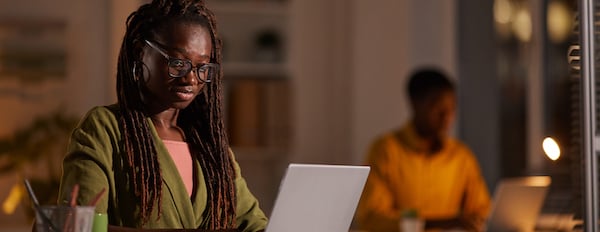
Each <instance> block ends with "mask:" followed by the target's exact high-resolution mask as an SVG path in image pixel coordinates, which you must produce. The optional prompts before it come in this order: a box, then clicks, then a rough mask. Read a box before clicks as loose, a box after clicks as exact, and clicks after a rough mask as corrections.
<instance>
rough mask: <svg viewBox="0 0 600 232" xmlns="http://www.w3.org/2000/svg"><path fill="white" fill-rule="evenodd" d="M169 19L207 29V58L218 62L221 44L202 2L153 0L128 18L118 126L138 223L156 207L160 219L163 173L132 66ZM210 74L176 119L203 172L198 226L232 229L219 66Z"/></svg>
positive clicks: (231, 175) (119, 84)
mask: <svg viewBox="0 0 600 232" xmlns="http://www.w3.org/2000/svg"><path fill="white" fill-rule="evenodd" d="M173 23H198V24H200V25H202V26H203V27H204V28H207V29H208V30H209V31H210V35H211V37H212V38H211V39H212V44H213V49H212V52H211V58H210V59H211V62H213V63H218V64H221V60H222V57H221V45H222V43H221V40H220V39H219V38H218V36H217V28H216V20H215V16H214V14H213V13H212V12H211V11H210V10H208V9H207V8H206V6H205V2H204V1H203V0H154V1H152V2H151V3H149V4H145V5H142V6H141V7H140V8H139V9H138V10H137V11H135V12H133V13H132V14H131V15H130V16H129V17H128V18H127V30H126V33H125V37H124V39H123V43H122V46H121V51H120V54H119V59H118V65H117V95H118V101H119V106H120V110H121V112H122V114H121V116H120V118H119V124H120V126H121V128H122V130H123V137H124V138H123V139H124V145H125V149H126V157H125V158H126V165H128V167H127V168H128V173H129V175H130V185H131V188H132V189H134V191H135V196H136V198H137V199H138V200H139V206H140V215H139V216H140V220H141V222H142V224H145V223H147V222H148V220H149V219H150V215H151V214H152V212H153V210H154V209H155V208H157V206H158V215H159V217H160V214H161V207H160V205H161V197H162V174H161V171H160V166H159V161H158V155H157V151H156V147H155V141H153V138H152V133H151V130H150V126H149V125H148V121H147V120H146V118H147V116H148V115H146V114H145V110H144V104H143V102H142V99H141V97H140V94H139V93H140V86H139V84H138V79H139V77H137V76H136V71H135V70H136V69H137V68H138V67H136V64H138V63H139V62H141V61H140V60H141V57H140V52H139V51H140V49H139V48H140V47H141V46H143V45H141V44H143V43H142V42H143V40H144V39H152V37H153V36H154V33H157V32H159V31H160V29H164V28H166V27H168V26H169V25H172V24H173ZM165 65H166V64H165ZM132 70H133V71H132ZM137 74H138V75H139V72H138V73H137ZM209 75H212V82H211V83H208V84H206V85H205V86H204V88H203V91H202V92H201V93H200V94H199V95H198V96H197V97H196V98H195V99H194V101H193V102H192V103H191V104H190V105H189V106H188V107H187V108H186V109H184V110H182V111H181V112H180V113H179V118H178V121H177V123H178V125H179V126H180V127H181V128H182V129H183V131H184V133H185V138H186V140H187V143H188V145H189V147H190V151H191V153H192V156H193V157H194V159H196V160H198V161H199V162H200V164H201V166H202V171H203V173H204V178H205V183H206V188H207V192H208V194H207V195H208V199H207V201H208V203H207V210H206V211H205V217H204V218H205V220H204V221H203V222H202V225H201V227H202V228H203V229H210V230H217V229H230V228H233V227H234V226H235V224H236V222H235V203H236V195H235V185H234V179H235V175H236V174H235V171H234V168H233V161H232V157H231V154H230V152H229V145H228V141H227V134H226V129H225V127H224V123H223V111H222V100H223V99H222V92H223V90H222V83H221V77H222V71H221V69H219V71H217V72H212V73H209ZM158 219H159V218H157V220H158Z"/></svg>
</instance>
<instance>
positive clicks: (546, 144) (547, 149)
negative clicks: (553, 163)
mask: <svg viewBox="0 0 600 232" xmlns="http://www.w3.org/2000/svg"><path fill="white" fill-rule="evenodd" d="M542 147H543V148H544V153H546V156H548V158H550V159H551V160H557V159H558V158H559V157H560V147H559V146H558V143H556V141H554V139H552V138H550V137H547V138H545V139H544V141H543V142H542Z"/></svg>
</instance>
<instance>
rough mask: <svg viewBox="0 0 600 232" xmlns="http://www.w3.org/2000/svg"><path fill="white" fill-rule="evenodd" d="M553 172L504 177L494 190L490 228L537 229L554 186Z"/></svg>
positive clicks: (493, 231) (505, 231) (490, 231)
mask: <svg viewBox="0 0 600 232" xmlns="http://www.w3.org/2000/svg"><path fill="white" fill-rule="evenodd" d="M550 182H551V179H550V177H549V176H528V177H516V178H508V179H502V180H500V182H499V184H498V185H497V186H496V191H495V192H494V202H493V205H492V211H491V214H490V217H489V218H488V222H487V225H486V231H487V232H509V231H510V232H533V231H534V229H535V224H536V221H537V217H538V214H539V212H540V209H541V208H542V205H543V203H544V199H545V198H546V194H547V192H548V187H549V186H550Z"/></svg>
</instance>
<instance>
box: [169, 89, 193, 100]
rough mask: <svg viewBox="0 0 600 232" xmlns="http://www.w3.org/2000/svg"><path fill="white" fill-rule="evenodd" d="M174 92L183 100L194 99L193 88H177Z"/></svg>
mask: <svg viewBox="0 0 600 232" xmlns="http://www.w3.org/2000/svg"><path fill="white" fill-rule="evenodd" d="M173 91H174V92H175V95H177V98H179V99H181V100H184V101H189V100H192V99H193V98H194V88H193V87H192V86H183V87H176V88H173Z"/></svg>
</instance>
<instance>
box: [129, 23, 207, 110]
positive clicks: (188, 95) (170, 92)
mask: <svg viewBox="0 0 600 232" xmlns="http://www.w3.org/2000/svg"><path fill="white" fill-rule="evenodd" d="M162 32H163V33H157V35H156V38H154V40H149V41H150V42H151V43H152V44H153V45H154V46H155V47H156V48H154V47H152V46H150V45H148V44H147V43H145V42H144V47H143V49H142V62H143V63H144V65H143V66H144V67H143V70H144V71H143V73H144V75H143V78H142V79H141V80H140V81H141V82H142V86H141V89H142V99H143V101H144V103H145V104H146V106H147V107H149V109H150V110H151V112H153V113H158V112H162V111H165V110H169V109H184V108H186V107H187V106H188V105H189V104H190V103H191V102H192V101H193V100H194V98H196V96H197V95H198V94H199V93H200V91H201V90H202V88H203V87H204V85H205V84H206V83H204V82H203V81H201V80H199V79H198V76H197V73H196V71H195V70H196V68H195V67H198V66H199V65H202V64H206V63H209V62H210V54H211V50H212V46H213V45H212V42H211V37H210V32H209V31H208V29H207V28H205V27H203V26H201V25H200V24H193V23H179V24H173V25H170V26H168V27H166V29H165V30H163V31H162ZM159 50H162V51H163V52H164V53H166V55H167V56H169V57H171V58H176V59H182V60H189V61H191V63H192V66H193V67H194V68H193V71H191V72H189V73H187V75H185V76H183V77H179V78H173V77H171V76H169V71H168V60H167V58H165V56H163V55H162V54H161V53H160V52H159Z"/></svg>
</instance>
